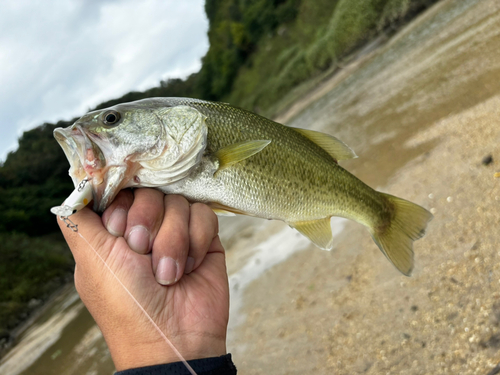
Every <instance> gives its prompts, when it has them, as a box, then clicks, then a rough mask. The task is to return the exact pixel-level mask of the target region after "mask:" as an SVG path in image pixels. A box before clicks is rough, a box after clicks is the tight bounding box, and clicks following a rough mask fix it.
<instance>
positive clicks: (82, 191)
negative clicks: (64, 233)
mask: <svg viewBox="0 0 500 375" xmlns="http://www.w3.org/2000/svg"><path fill="white" fill-rule="evenodd" d="M90 201H92V184H90V183H89V180H88V179H84V180H82V181H81V182H80V183H79V184H78V186H77V187H76V189H75V190H73V192H72V193H71V194H70V196H69V197H68V198H67V199H66V200H65V201H64V202H63V204H62V205H60V206H56V207H52V208H51V209H50V212H52V213H53V214H54V215H57V216H59V217H60V218H61V219H62V220H63V221H64V223H65V224H66V225H67V227H68V228H70V229H71V230H73V232H78V225H76V224H75V223H73V222H72V221H71V220H70V219H69V216H71V215H73V214H74V213H76V212H78V211H80V210H81V209H82V208H83V207H85V206H86V205H87V204H89V203H90Z"/></svg>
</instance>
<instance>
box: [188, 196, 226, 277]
mask: <svg viewBox="0 0 500 375" xmlns="http://www.w3.org/2000/svg"><path fill="white" fill-rule="evenodd" d="M218 233H219V221H218V219H217V216H216V215H215V213H214V212H213V211H212V209H211V208H210V207H208V206H207V205H205V204H202V203H194V204H193V205H192V206H191V213H190V215H189V254H188V257H187V260H186V267H185V268H184V273H185V274H188V273H191V272H192V271H194V270H195V269H196V268H198V266H199V265H200V264H201V263H202V262H203V259H204V258H205V255H206V254H207V252H208V250H209V249H210V245H211V244H212V241H213V240H214V238H215V237H216V236H217V234H218Z"/></svg>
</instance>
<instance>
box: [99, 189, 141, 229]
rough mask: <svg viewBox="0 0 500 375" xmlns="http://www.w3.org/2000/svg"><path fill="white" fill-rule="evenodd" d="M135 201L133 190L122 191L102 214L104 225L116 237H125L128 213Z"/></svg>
mask: <svg viewBox="0 0 500 375" xmlns="http://www.w3.org/2000/svg"><path fill="white" fill-rule="evenodd" d="M133 201H134V194H133V193H132V191H131V190H129V189H127V190H122V191H120V192H119V193H118V195H117V196H116V198H115V199H114V200H113V202H112V203H111V204H110V206H109V207H108V208H107V209H106V210H105V211H104V213H103V214H102V223H103V224H104V226H105V227H106V229H107V230H108V232H109V233H111V234H112V235H113V236H115V237H123V235H124V234H125V229H126V228H127V213H128V211H129V209H130V207H131V206H132V202H133Z"/></svg>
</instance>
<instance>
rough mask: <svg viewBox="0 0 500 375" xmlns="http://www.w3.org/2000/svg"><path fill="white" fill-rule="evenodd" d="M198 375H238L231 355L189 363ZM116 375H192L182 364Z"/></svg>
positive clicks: (142, 368) (130, 370)
mask: <svg viewBox="0 0 500 375" xmlns="http://www.w3.org/2000/svg"><path fill="white" fill-rule="evenodd" d="M187 363H188V364H189V365H190V366H191V367H192V368H193V370H194V372H195V373H196V374H197V375H236V367H235V366H234V363H233V361H232V359H231V354H226V355H223V356H220V357H211V358H203V359H193V360H191V361H187ZM115 375H191V373H190V372H189V370H188V369H187V367H186V366H185V365H184V363H182V362H174V363H166V364H164V365H155V366H147V367H139V368H133V369H129V370H124V371H118V372H116V373H115Z"/></svg>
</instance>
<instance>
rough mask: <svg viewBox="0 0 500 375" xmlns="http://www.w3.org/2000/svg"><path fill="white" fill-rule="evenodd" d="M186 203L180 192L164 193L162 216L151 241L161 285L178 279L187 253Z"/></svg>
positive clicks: (182, 270)
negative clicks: (155, 234)
mask: <svg viewBox="0 0 500 375" xmlns="http://www.w3.org/2000/svg"><path fill="white" fill-rule="evenodd" d="M188 226H189V202H188V201H187V200H186V199H185V198H183V197H181V196H180V195H167V196H165V215H164V218H163V223H162V225H161V228H160V231H159V232H158V235H157V236H156V238H155V240H154V243H153V270H154V273H155V277H156V281H158V283H160V284H162V285H170V284H173V283H175V282H177V281H178V280H179V279H180V278H181V276H182V273H183V272H184V265H185V264H186V258H187V254H188V252H189V230H188Z"/></svg>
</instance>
